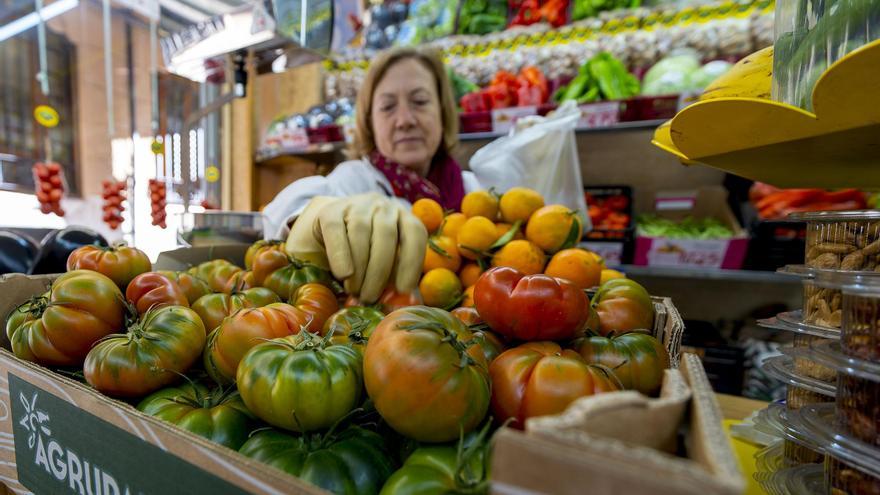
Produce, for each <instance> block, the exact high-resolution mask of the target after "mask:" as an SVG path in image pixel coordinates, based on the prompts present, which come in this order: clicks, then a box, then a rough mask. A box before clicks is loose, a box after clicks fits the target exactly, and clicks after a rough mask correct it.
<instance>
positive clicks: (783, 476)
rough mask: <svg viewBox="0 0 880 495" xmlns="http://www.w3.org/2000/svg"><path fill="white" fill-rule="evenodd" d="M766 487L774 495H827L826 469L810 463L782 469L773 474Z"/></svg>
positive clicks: (820, 465)
mask: <svg viewBox="0 0 880 495" xmlns="http://www.w3.org/2000/svg"><path fill="white" fill-rule="evenodd" d="M823 458H824V456H823ZM764 485H765V486H764V489H765V490H766V491H767V492H768V493H772V494H777V493H778V494H784V495H803V494H810V495H819V494H823V493H825V473H824V468H823V466H822V464H819V463H810V464H803V465H799V466H794V467H790V468H786V469H781V470H779V471H776V472H775V473H773V475H772V476H770V479H769V480H768V481H767V482H766V483H765V484H764Z"/></svg>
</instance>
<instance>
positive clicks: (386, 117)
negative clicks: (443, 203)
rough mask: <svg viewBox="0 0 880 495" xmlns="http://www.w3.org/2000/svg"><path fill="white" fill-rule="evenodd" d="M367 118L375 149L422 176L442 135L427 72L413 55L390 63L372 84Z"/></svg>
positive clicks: (437, 101) (434, 87)
mask: <svg viewBox="0 0 880 495" xmlns="http://www.w3.org/2000/svg"><path fill="white" fill-rule="evenodd" d="M370 118H371V124H372V126H373V138H374V139H375V141H376V148H378V149H379V152H380V153H382V154H383V155H384V156H385V157H386V158H388V159H389V160H391V161H394V162H397V163H399V164H401V165H403V166H405V167H407V168H410V169H412V170H415V171H416V172H418V173H419V174H420V175H422V176H426V175H427V174H428V169H429V168H430V167H431V160H432V159H433V158H434V154H435V153H436V152H437V149H438V148H439V147H440V140H441V137H442V135H443V122H442V117H441V112H440V97H439V95H438V94H437V82H436V81H435V79H434V76H433V75H432V73H431V71H429V70H428V68H426V67H425V66H424V65H422V63H421V62H419V61H417V60H416V59H413V58H405V59H403V60H400V61H398V62H396V63H394V64H393V65H392V66H391V67H389V68H388V70H387V71H386V72H385V75H384V76H383V77H382V79H381V80H380V81H379V84H377V85H376V90H375V92H374V93H373V102H372V115H371V116H370Z"/></svg>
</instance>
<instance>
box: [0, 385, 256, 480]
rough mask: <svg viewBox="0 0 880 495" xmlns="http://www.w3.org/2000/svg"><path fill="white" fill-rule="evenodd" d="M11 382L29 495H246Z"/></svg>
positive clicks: (21, 475) (19, 458)
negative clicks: (170, 494)
mask: <svg viewBox="0 0 880 495" xmlns="http://www.w3.org/2000/svg"><path fill="white" fill-rule="evenodd" d="M8 376H9V399H10V402H11V403H12V415H13V417H12V419H13V423H12V424H13V438H14V441H15V463H16V469H17V470H18V481H19V483H21V484H22V485H24V486H25V487H27V488H28V489H29V490H31V491H33V492H34V493H54V494H61V493H76V494H83V495H84V494H91V495H98V494H100V495H140V494H144V495H145V494H151V493H156V494H164V493H216V494H220V493H222V494H244V493H247V492H245V491H243V490H242V489H240V488H238V487H237V486H235V485H232V484H230V483H228V482H226V481H224V480H221V479H220V478H218V477H216V476H214V475H212V474H210V473H208V472H207V471H205V470H203V469H201V468H199V467H196V466H194V465H192V464H190V463H189V462H187V461H185V460H183V459H181V458H179V457H177V456H175V455H173V454H170V453H167V452H164V451H163V450H162V449H160V448H159V447H157V446H155V445H152V444H150V443H147V442H145V441H144V440H141V439H140V438H138V437H136V436H134V435H132V434H131V433H128V432H127V431H125V430H122V429H121V428H118V427H116V426H115V425H112V424H110V423H108V422H106V421H104V420H103V419H100V418H98V417H96V416H94V415H92V414H90V413H88V412H85V411H83V410H82V409H79V408H78V407H76V406H74V405H72V404H71V403H69V402H67V401H65V400H62V399H60V398H58V397H56V396H55V395H53V394H51V393H49V392H47V391H45V390H43V389H41V388H37V387H35V386H33V385H31V384H30V383H28V382H26V381H24V380H22V379H21V378H19V377H17V376H15V375H13V374H12V373H9V374H8Z"/></svg>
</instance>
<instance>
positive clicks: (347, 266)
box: [285, 193, 428, 304]
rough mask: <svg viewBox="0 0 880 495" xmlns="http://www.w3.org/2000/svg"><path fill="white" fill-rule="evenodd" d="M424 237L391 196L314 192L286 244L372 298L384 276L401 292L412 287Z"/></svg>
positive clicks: (420, 226) (422, 254)
mask: <svg viewBox="0 0 880 495" xmlns="http://www.w3.org/2000/svg"><path fill="white" fill-rule="evenodd" d="M427 241H428V233H427V231H426V230H425V227H424V225H423V224H422V222H421V221H419V219H418V218H416V217H415V216H414V215H413V214H412V213H410V212H409V211H408V210H407V209H406V208H404V207H403V205H401V204H400V203H399V202H398V201H395V200H394V199H391V198H387V197H385V196H382V195H381V194H378V193H367V194H358V195H355V196H350V197H347V198H331V197H326V196H318V197H316V198H314V199H312V200H311V201H310V202H309V204H308V205H307V206H306V208H305V210H303V212H302V214H301V215H300V216H299V218H297V219H296V221H295V222H294V224H293V226H292V227H291V229H290V234H289V235H288V236H287V244H286V246H285V250H286V251H287V253H288V254H289V255H291V256H293V257H295V258H297V259H300V260H302V261H308V262H310V263H313V264H315V265H318V266H320V267H322V268H325V269H327V268H329V269H330V271H332V272H333V276H334V277H336V278H337V279H338V280H342V281H343V282H344V283H345V290H346V291H347V292H348V293H350V294H354V295H357V296H358V297H359V298H360V300H361V301H362V302H363V303H364V304H371V303H373V302H375V301H376V300H377V299H379V296H380V295H382V291H383V290H384V289H385V287H386V286H387V285H388V284H389V282H393V283H394V286H395V287H396V288H397V290H399V291H402V292H410V291H412V290H414V289H415V288H416V285H418V282H419V275H421V272H422V263H423V262H424V258H425V248H426V246H427ZM392 277H393V280H392Z"/></svg>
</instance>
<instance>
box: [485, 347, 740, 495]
mask: <svg viewBox="0 0 880 495" xmlns="http://www.w3.org/2000/svg"><path fill="white" fill-rule="evenodd" d="M664 378H665V379H664V384H663V389H662V390H661V396H660V398H658V399H648V398H647V397H644V396H640V395H638V394H636V393H633V392H618V393H613V394H603V395H599V396H596V397H587V398H584V399H580V400H579V401H577V402H575V403H573V404H572V405H571V406H570V407H569V408H568V409H567V410H566V411H565V412H564V413H563V414H561V415H558V416H550V417H543V418H535V419H530V420H529V421H528V423H527V425H526V427H527V431H526V432H521V431H517V430H513V429H510V428H502V429H501V430H499V431H498V433H496V435H495V446H494V449H495V450H494V455H493V458H492V493H495V494H500V495H514V494H515V495H527V494H539V493H552V494H554V495H569V494H571V495H574V494H578V495H580V494H584V493H589V494H590V495H612V494H613V495H617V494H620V495H640V494H645V495H710V494H712V495H714V494H718V495H739V494H741V493H743V491H744V489H745V480H744V478H743V477H742V474H741V473H740V471H739V468H738V465H737V461H736V458H735V457H734V454H733V451H732V449H731V447H730V443H729V442H728V439H727V437H726V435H725V433H724V430H723V428H722V425H721V419H722V416H721V409H720V407H719V405H718V401H717V399H716V398H715V395H714V394H713V393H712V388H711V387H710V386H709V383H708V381H707V379H706V375H705V373H704V372H703V368H702V366H701V364H700V360H699V358H697V357H696V356H694V355H692V354H685V355H684V357H683V358H682V366H681V370H680V371H679V370H667V372H666V376H665V377H664ZM682 425H683V426H684V428H682V430H683V431H684V433H683V435H679V434H678V431H679V429H680V427H681V426H682ZM679 442H681V444H682V445H683V447H681V448H680V449H675V447H674V444H678V443H679ZM664 450H666V451H669V450H683V451H684V453H685V454H686V456H685V457H680V456H676V455H673V454H670V453H667V452H664Z"/></svg>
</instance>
